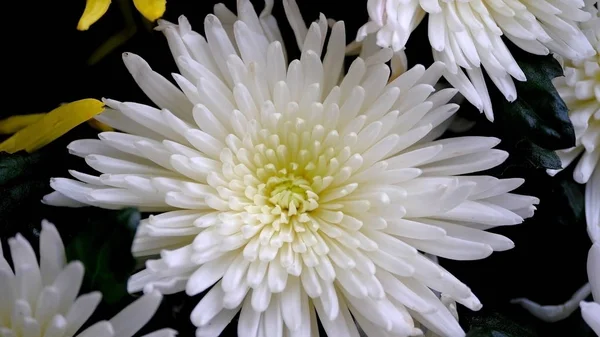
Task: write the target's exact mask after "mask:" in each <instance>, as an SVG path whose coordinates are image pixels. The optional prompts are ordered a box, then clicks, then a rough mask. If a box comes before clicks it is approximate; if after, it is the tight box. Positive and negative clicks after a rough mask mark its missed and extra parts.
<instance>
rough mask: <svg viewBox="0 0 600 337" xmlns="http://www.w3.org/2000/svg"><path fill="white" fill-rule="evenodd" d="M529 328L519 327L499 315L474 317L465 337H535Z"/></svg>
mask: <svg viewBox="0 0 600 337" xmlns="http://www.w3.org/2000/svg"><path fill="white" fill-rule="evenodd" d="M536 336H537V334H536V333H535V332H534V331H533V330H532V329H530V328H526V327H524V326H521V325H519V324H518V323H516V322H515V321H513V320H511V319H509V318H508V317H506V316H503V315H501V314H499V313H492V314H489V315H484V316H479V315H478V316H474V317H473V318H472V319H471V322H470V329H469V332H468V333H467V336H466V337H536Z"/></svg>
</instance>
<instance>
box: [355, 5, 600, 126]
mask: <svg viewBox="0 0 600 337" xmlns="http://www.w3.org/2000/svg"><path fill="white" fill-rule="evenodd" d="M583 6H584V3H583V1H582V0H548V1H539V0H517V1H515V0H510V1H509V0H466V1H456V0H426V1H423V0H421V1H419V0H408V1H405V0H369V2H368V4H367V9H368V11H369V17H370V21H369V22H368V23H367V24H365V25H364V26H363V27H362V28H361V29H360V30H359V32H358V35H357V40H359V41H361V40H363V39H365V38H367V36H368V35H372V36H373V37H372V38H374V39H376V42H377V44H378V45H379V46H381V47H391V48H393V49H394V50H395V51H399V50H402V49H404V47H405V45H406V42H407V41H408V38H409V37H410V34H411V33H412V31H413V30H414V29H415V28H416V27H417V25H418V24H419V23H420V22H421V21H422V20H423V18H424V17H425V15H426V14H427V15H428V23H427V24H428V28H427V29H428V36H429V42H430V44H431V47H432V48H433V56H434V59H435V60H439V61H442V62H444V63H445V64H446V65H447V66H448V70H447V72H446V73H445V77H446V79H447V80H448V81H449V82H450V83H451V84H452V85H453V86H454V87H455V88H457V89H459V90H460V92H461V93H462V94H463V95H464V96H465V98H467V99H468V100H469V102H471V103H472V104H473V105H475V106H476V107H478V108H479V109H480V110H483V111H484V112H485V114H486V116H487V117H488V119H490V120H493V111H492V106H491V102H490V97H489V94H488V91H487V87H486V84H485V81H484V77H483V73H482V70H481V68H482V67H483V68H485V70H486V72H487V74H488V75H489V77H490V79H491V80H492V82H493V83H494V84H495V85H496V86H497V87H498V89H499V90H500V91H501V92H502V93H503V94H504V96H505V97H506V99H507V100H509V101H513V100H515V99H516V97H517V92H516V89H515V85H514V82H513V79H512V78H515V79H517V80H519V81H525V80H526V78H525V75H524V74H523V72H522V71H521V69H520V67H519V66H518V64H517V63H516V61H515V59H514V58H513V57H512V55H511V53H510V51H509V50H508V48H507V46H506V44H505V42H504V41H503V37H504V38H506V39H508V40H509V41H511V42H512V43H513V44H515V45H516V46H517V47H519V48H521V49H523V50H525V51H527V52H529V53H532V54H536V55H546V54H548V53H549V52H554V53H557V54H559V55H561V56H564V57H567V58H569V59H582V58H586V57H590V56H591V55H593V54H594V49H593V47H592V45H591V44H590V42H589V41H588V40H587V39H586V37H585V35H584V34H583V33H582V31H581V30H580V29H579V27H578V26H577V23H578V22H584V21H587V20H588V19H589V18H590V14H589V13H588V12H586V11H584V10H582V9H581V7H583ZM463 69H464V70H463ZM465 72H466V74H465Z"/></svg>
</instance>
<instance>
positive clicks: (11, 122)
mask: <svg viewBox="0 0 600 337" xmlns="http://www.w3.org/2000/svg"><path fill="white" fill-rule="evenodd" d="M44 115H45V113H40V114H30V115H20V116H12V117H8V118H7V119H3V120H1V121H0V135H11V134H13V133H15V132H17V131H19V130H21V129H23V128H24V127H26V126H29V125H31V124H33V123H35V122H37V121H39V120H40V118H42V117H44Z"/></svg>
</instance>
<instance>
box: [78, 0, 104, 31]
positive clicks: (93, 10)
mask: <svg viewBox="0 0 600 337" xmlns="http://www.w3.org/2000/svg"><path fill="white" fill-rule="evenodd" d="M109 6H110V0H86V2H85V9H84V10H83V15H81V18H80V19H79V23H78V24H77V30H88V28H90V26H91V25H93V24H94V23H95V22H96V21H98V19H100V18H101V17H102V16H103V15H104V13H106V11H107V10H108V7H109Z"/></svg>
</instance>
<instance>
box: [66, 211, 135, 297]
mask: <svg viewBox="0 0 600 337" xmlns="http://www.w3.org/2000/svg"><path fill="white" fill-rule="evenodd" d="M92 211H93V209H92ZM99 215H100V216H96V217H94V218H93V220H92V221H91V222H90V223H88V224H85V228H84V229H83V230H82V231H80V232H79V233H77V234H75V237H74V238H73V239H72V240H71V242H70V243H69V244H68V245H67V247H66V251H67V258H68V260H69V261H72V260H79V261H81V262H82V263H83V264H84V266H85V276H84V282H83V286H82V288H83V289H84V290H86V291H90V290H99V291H100V292H102V296H103V300H104V301H105V302H106V303H108V304H113V303H116V302H118V301H120V300H121V299H122V298H123V297H125V296H127V287H126V285H127V279H128V278H129V276H130V275H131V273H132V272H133V270H134V268H135V259H134V258H133V256H132V255H131V244H132V242H133V237H134V235H135V231H136V229H137V226H138V224H139V221H140V213H139V212H138V211H137V210H135V209H133V208H126V209H123V210H120V211H105V210H103V211H102V212H101V213H99ZM82 225H83V224H82Z"/></svg>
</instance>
